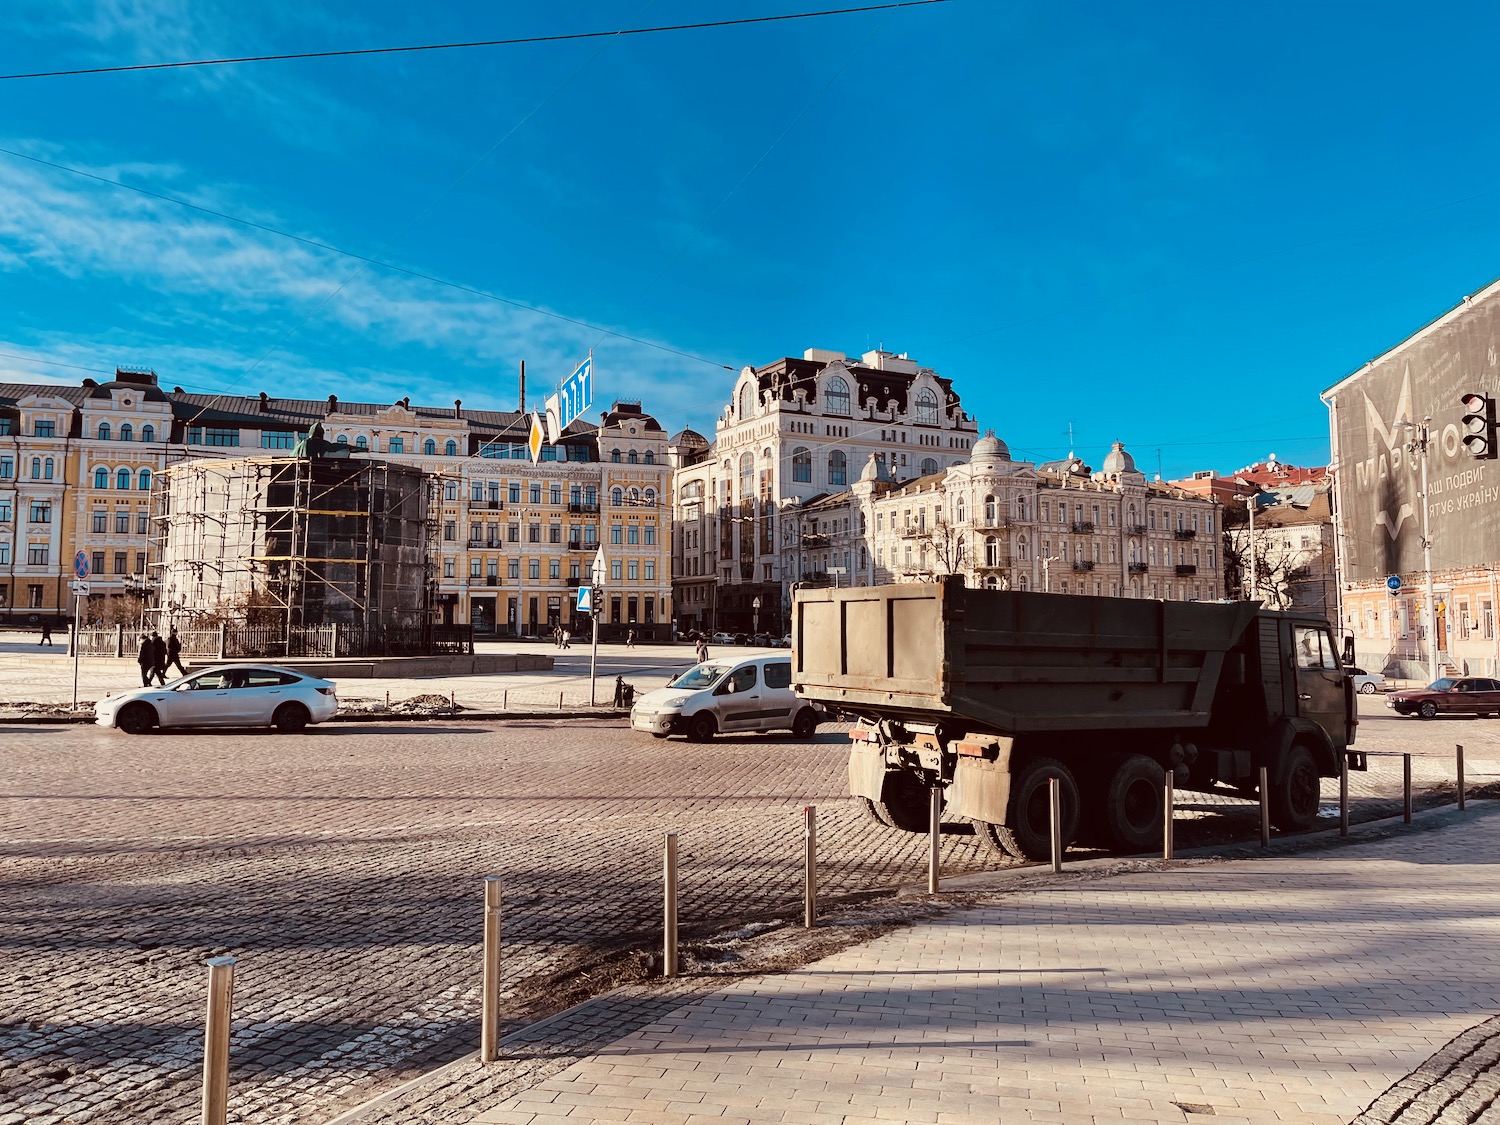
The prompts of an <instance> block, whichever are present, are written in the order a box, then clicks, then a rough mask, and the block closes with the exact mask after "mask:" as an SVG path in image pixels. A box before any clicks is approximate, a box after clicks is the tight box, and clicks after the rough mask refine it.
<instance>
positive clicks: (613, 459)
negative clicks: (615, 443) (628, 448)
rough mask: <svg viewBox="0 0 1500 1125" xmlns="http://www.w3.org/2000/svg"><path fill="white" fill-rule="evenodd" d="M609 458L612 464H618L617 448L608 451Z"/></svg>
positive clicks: (618, 452) (618, 454)
mask: <svg viewBox="0 0 1500 1125" xmlns="http://www.w3.org/2000/svg"><path fill="white" fill-rule="evenodd" d="M609 459H610V461H611V462H612V463H613V464H616V465H618V464H619V463H620V451H619V450H618V449H611V450H610V451H609Z"/></svg>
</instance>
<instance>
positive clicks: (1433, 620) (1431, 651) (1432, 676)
mask: <svg viewBox="0 0 1500 1125" xmlns="http://www.w3.org/2000/svg"><path fill="white" fill-rule="evenodd" d="M1431 424H1432V419H1431V418H1423V419H1422V428H1421V429H1420V430H1419V431H1418V433H1420V434H1421V435H1422V436H1421V437H1420V439H1418V442H1417V444H1418V446H1419V447H1420V448H1421V450H1422V571H1423V579H1424V582H1425V587H1426V588H1425V590H1424V591H1423V592H1424V594H1425V595H1426V598H1427V682H1428V683H1432V682H1433V681H1434V680H1436V679H1437V678H1438V672H1437V658H1438V640H1437V603H1436V602H1435V600H1434V599H1433V593H1432V532H1431V531H1430V530H1429V529H1428V526H1427V518H1428V517H1427V509H1428V507H1429V506H1430V505H1429V504H1428V499H1427V447H1428V445H1429V444H1430V438H1429V436H1428V430H1429V427H1430V426H1431Z"/></svg>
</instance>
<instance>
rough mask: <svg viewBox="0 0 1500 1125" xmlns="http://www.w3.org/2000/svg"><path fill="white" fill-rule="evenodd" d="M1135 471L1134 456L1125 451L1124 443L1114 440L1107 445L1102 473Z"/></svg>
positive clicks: (1113, 474) (1109, 474)
mask: <svg viewBox="0 0 1500 1125" xmlns="http://www.w3.org/2000/svg"><path fill="white" fill-rule="evenodd" d="M1135 471H1136V468H1135V458H1134V457H1132V456H1131V455H1130V454H1128V453H1126V452H1125V443H1124V442H1121V441H1117V442H1115V443H1114V444H1113V445H1112V446H1110V447H1109V453H1108V454H1107V455H1106V456H1105V458H1104V469H1103V472H1104V475H1105V476H1115V475H1116V474H1117V473H1133V472H1135Z"/></svg>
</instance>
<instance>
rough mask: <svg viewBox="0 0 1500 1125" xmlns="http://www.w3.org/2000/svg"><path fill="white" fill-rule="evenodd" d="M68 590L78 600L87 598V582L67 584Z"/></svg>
mask: <svg viewBox="0 0 1500 1125" xmlns="http://www.w3.org/2000/svg"><path fill="white" fill-rule="evenodd" d="M68 589H70V590H72V591H73V593H74V594H76V595H77V596H78V597H80V598H86V597H88V596H89V584H88V583H87V582H69V583H68Z"/></svg>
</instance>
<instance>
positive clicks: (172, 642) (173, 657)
mask: <svg viewBox="0 0 1500 1125" xmlns="http://www.w3.org/2000/svg"><path fill="white" fill-rule="evenodd" d="M172 667H175V668H176V669H177V674H178V675H179V676H186V675H187V669H186V668H184V667H183V666H182V638H181V637H179V636H178V635H177V626H176V625H173V626H171V627H170V628H168V629H167V663H166V668H172ZM165 670H166V669H165V668H164V669H163V671H165Z"/></svg>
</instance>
